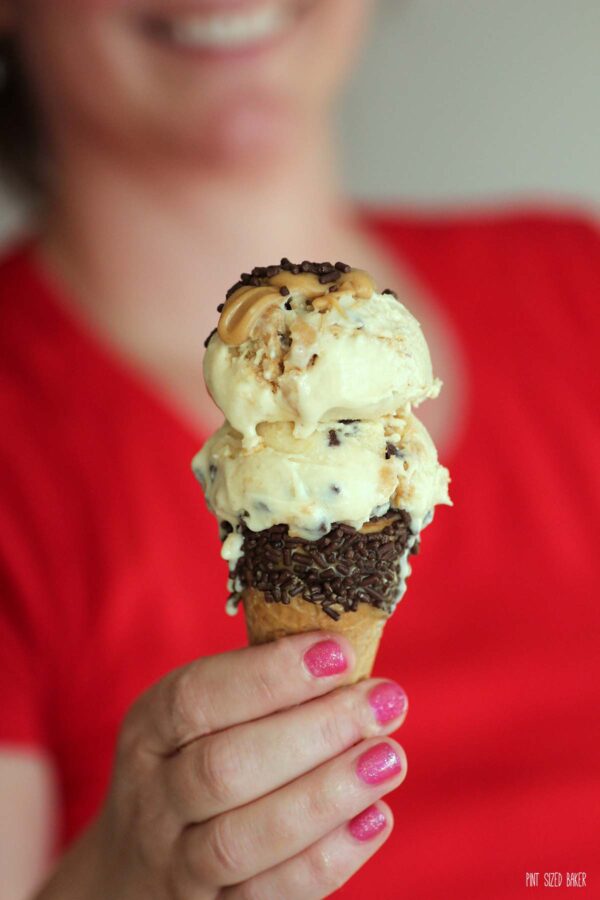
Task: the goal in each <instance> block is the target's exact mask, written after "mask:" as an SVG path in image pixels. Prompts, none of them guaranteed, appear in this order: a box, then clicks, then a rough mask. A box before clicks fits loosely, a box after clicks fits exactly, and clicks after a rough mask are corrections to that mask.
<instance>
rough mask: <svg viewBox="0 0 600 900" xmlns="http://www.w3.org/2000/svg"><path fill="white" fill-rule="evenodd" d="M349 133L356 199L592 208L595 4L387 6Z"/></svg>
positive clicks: (349, 96) (344, 118)
mask: <svg viewBox="0 0 600 900" xmlns="http://www.w3.org/2000/svg"><path fill="white" fill-rule="evenodd" d="M341 133H342V140H343V146H344V150H345V157H346V164H345V166H346V170H345V177H346V182H347V184H348V186H349V188H350V190H351V191H352V192H353V193H354V194H355V195H356V196H358V197H360V198H367V199H373V200H376V201H378V202H388V203H394V202H396V203H397V202H405V203H408V204H414V203H417V204H419V205H420V204H426V205H440V204H443V205H448V204H451V205H453V204H460V205H464V204H465V203H477V204H480V203H482V202H490V201H497V200H503V199H507V200H512V199H514V198H522V197H525V198H531V197H536V198H537V197H540V196H541V197H543V198H550V199H552V198H557V199H559V200H566V201H573V200H574V201H576V202H581V203H585V204H586V205H593V206H596V207H597V206H598V205H600V0H380V9H379V12H378V15H377V16H376V18H375V22H374V27H373V33H372V35H371V38H370V40H369V42H368V45H367V47H366V50H365V53H364V56H363V59H362V61H361V64H360V66H359V68H358V70H357V72H356V74H355V76H354V78H353V80H352V83H351V85H350V87H349V89H348V91H347V92H346V96H345V98H344V101H343V103H342V109H341ZM13 220H14V210H11V208H10V204H8V203H7V202H6V200H3V199H2V198H1V197H0V235H1V234H2V232H6V231H7V230H8V228H9V226H10V223H11V222H12V221H13Z"/></svg>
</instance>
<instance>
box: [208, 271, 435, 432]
mask: <svg viewBox="0 0 600 900" xmlns="http://www.w3.org/2000/svg"><path fill="white" fill-rule="evenodd" d="M204 377H205V380H206V384H207V386H208V389H209V391H210V394H211V396H212V397H213V399H214V401H215V403H216V404H217V405H218V406H219V407H220V409H221V410H222V411H223V413H224V414H225V417H226V419H227V420H228V422H229V423H230V424H231V425H232V426H233V428H234V429H235V430H236V431H238V432H239V433H240V434H241V435H242V441H243V445H244V447H246V448H251V447H253V446H257V444H258V443H259V442H260V437H259V433H258V432H257V426H258V425H259V424H260V423H270V422H288V423H292V425H293V434H294V436H296V437H307V436H309V435H310V434H311V433H312V432H314V430H315V429H316V428H317V425H318V423H319V422H328V421H336V420H339V419H345V418H352V419H375V418H377V417H380V416H385V415H389V414H392V413H394V412H395V411H396V410H398V409H401V408H405V407H407V406H408V405H412V406H417V405H418V404H419V403H421V401H423V400H425V399H426V398H428V397H435V396H437V394H438V393H439V390H440V382H439V381H438V380H437V379H435V378H434V377H433V373H432V368H431V359H430V356H429V350H428V347H427V343H426V341H425V338H424V336H423V333H422V331H421V327H420V325H419V323H418V322H417V320H416V319H415V318H414V316H412V315H411V313H410V312H409V311H408V310H407V309H406V307H405V306H404V305H403V304H402V303H401V302H400V301H399V300H398V299H397V298H396V296H395V295H394V294H393V293H391V292H389V291H384V292H383V293H380V292H378V290H377V288H376V286H375V284H374V282H373V280H372V279H371V277H370V276H369V275H368V274H367V273H366V272H363V271H361V270H359V269H351V268H350V267H349V266H346V265H343V264H341V263H337V264H336V266H331V265H329V264H326V263H324V264H308V263H305V264H302V265H292V264H291V263H289V261H288V260H282V262H281V265H280V266H269V267H268V268H257V269H254V270H253V272H252V274H248V275H243V276H242V280H241V281H240V282H238V283H237V284H236V285H234V287H233V288H232V289H231V291H230V292H229V293H228V296H227V300H226V301H225V304H224V306H223V308H222V310H221V318H220V320H219V325H218V328H217V329H216V330H215V332H214V333H213V335H211V337H210V338H209V340H208V343H207V350H206V354H205V358H204Z"/></svg>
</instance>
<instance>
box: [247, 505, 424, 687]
mask: <svg viewBox="0 0 600 900" xmlns="http://www.w3.org/2000/svg"><path fill="white" fill-rule="evenodd" d="M413 542H414V538H413V536H412V535H411V532H410V529H409V520H408V517H407V516H406V515H403V514H402V513H401V512H396V513H393V514H391V515H387V516H384V517H382V518H378V519H372V520H371V521H369V522H367V523H366V524H365V525H363V527H362V528H361V529H360V531H356V530H354V529H353V528H350V527H349V526H346V525H337V526H334V528H333V529H332V531H331V533H330V534H329V535H327V536H325V537H323V538H321V539H319V540H317V541H306V540H302V539H301V538H291V537H289V536H288V534H287V528H286V527H285V526H276V527H274V528H272V529H267V531H265V532H258V533H251V532H249V531H246V534H245V538H244V548H245V552H244V556H243V557H242V558H241V560H240V564H239V565H238V567H237V569H236V576H237V578H238V579H239V581H240V583H241V584H242V585H243V589H242V591H241V602H242V603H243V606H244V611H245V614H246V627H247V631H248V639H249V642H250V643H251V644H264V643H266V642H268V641H274V640H277V638H280V637H284V636H285V635H289V634H298V633H301V632H306V631H330V632H336V633H338V634H343V635H345V637H346V638H347V639H348V640H349V641H350V643H351V644H352V646H353V647H354V651H355V653H356V666H355V669H354V672H353V680H355V681H359V680H360V679H362V678H368V677H369V675H370V674H371V671H372V669H373V664H374V662H375V656H376V654H377V649H378V647H379V641H380V640H381V635H382V633H383V628H384V625H385V623H386V621H387V619H388V617H389V614H390V613H391V611H392V609H393V607H394V605H395V602H396V601H397V599H398V596H399V594H400V593H401V591H402V589H403V578H404V575H405V566H404V565H403V563H405V560H406V557H407V554H408V552H409V549H410V547H411V546H412V543H413Z"/></svg>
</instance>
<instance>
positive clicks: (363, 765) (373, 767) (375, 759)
mask: <svg viewBox="0 0 600 900" xmlns="http://www.w3.org/2000/svg"><path fill="white" fill-rule="evenodd" d="M401 769H402V760H401V759H400V757H399V756H398V754H397V753H396V751H395V750H394V748H393V747H392V746H391V744H386V743H383V744H375V746H374V747H370V748H369V749H368V750H366V751H365V752H364V753H363V754H362V755H361V756H359V757H358V760H357V763H356V773H357V775H358V777H359V778H360V779H362V781H364V782H366V784H381V783H382V782H384V781H387V780H388V779H389V778H393V777H394V776H395V775H397V774H398V773H399V772H400V771H401Z"/></svg>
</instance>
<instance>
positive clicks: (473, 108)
mask: <svg viewBox="0 0 600 900" xmlns="http://www.w3.org/2000/svg"><path fill="white" fill-rule="evenodd" d="M342 134H343V137H344V144H345V148H346V157H347V181H348V183H349V184H350V186H351V187H352V189H353V190H354V191H355V192H356V193H357V194H358V195H359V196H360V197H366V198H375V199H377V200H378V201H388V200H389V201H394V200H398V199H399V198H400V199H403V200H405V201H408V202H409V203H410V202H411V201H417V202H419V203H427V204H432V203H433V204H439V203H440V202H441V203H444V204H446V203H457V202H458V203H461V204H462V203H464V202H465V201H467V202H476V203H480V202H481V201H482V200H483V201H486V200H489V199H498V198H512V197H514V196H515V195H518V196H521V195H526V196H531V195H536V196H537V195H539V194H541V195H543V196H548V195H550V196H551V197H552V196H557V195H558V197H559V198H560V197H562V198H563V199H566V200H571V199H575V200H581V201H583V202H585V203H587V204H589V203H592V204H600V0H380V10H379V15H378V18H377V19H376V21H375V28H374V30H373V35H372V38H371V41H370V43H369V46H368V48H367V52H366V54H365V56H364V59H363V60H362V64H361V66H360V68H359V70H358V71H357V72H356V75H355V77H354V79H353V83H352V85H351V87H350V90H349V91H348V95H347V97H346V98H345V101H344V105H343V110H342Z"/></svg>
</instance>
